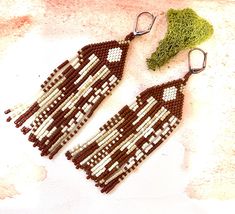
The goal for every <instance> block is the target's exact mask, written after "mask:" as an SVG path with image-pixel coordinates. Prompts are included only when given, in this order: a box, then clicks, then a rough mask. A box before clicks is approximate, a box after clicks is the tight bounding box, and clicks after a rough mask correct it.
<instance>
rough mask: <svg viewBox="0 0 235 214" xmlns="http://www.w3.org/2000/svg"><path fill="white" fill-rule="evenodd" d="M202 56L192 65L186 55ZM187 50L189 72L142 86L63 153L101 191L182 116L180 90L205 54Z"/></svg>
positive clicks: (121, 176)
mask: <svg viewBox="0 0 235 214" xmlns="http://www.w3.org/2000/svg"><path fill="white" fill-rule="evenodd" d="M193 50H199V51H201V52H202V53H203V55H204V61H203V66H202V68H192V66H191V64H190V54H191V52H192V51H193ZM193 50H191V51H190V52H189V54H188V61H189V71H188V72H187V74H186V75H185V76H184V77H183V78H181V79H178V80H174V81H171V82H167V83H165V84H162V85H159V86H153V87H151V88H148V89H146V90H145V91H143V92H142V93H140V94H139V96H137V97H136V100H135V102H134V103H133V104H132V105H126V106H124V107H123V108H122V109H121V110H120V111H119V112H118V113H117V114H116V115H114V116H113V117H112V118H111V119H110V120H108V121H107V123H105V124H104V125H103V126H102V127H101V128H100V131H99V133H98V134H97V135H96V136H94V137H93V138H92V139H91V140H90V141H88V142H87V143H85V144H84V145H82V146H77V147H74V148H73V149H72V150H70V151H68V152H67V153H66V156H67V159H69V160H71V161H72V162H73V163H74V165H75V166H76V168H77V169H79V168H81V169H83V170H84V171H85V172H86V173H87V178H88V179H92V180H94V181H95V182H96V186H97V187H100V188H101V192H105V193H108V192H110V191H111V190H112V189H113V188H114V187H115V186H116V185H117V184H118V183H119V182H120V181H122V180H123V179H124V178H125V176H126V175H127V174H128V173H130V172H131V171H132V170H134V169H135V168H136V167H137V166H138V165H139V164H140V163H141V162H142V161H143V160H144V159H145V158H146V157H147V156H148V155H149V154H150V153H151V152H153V151H154V150H155V149H156V148H157V147H158V146H159V145H160V144H161V143H162V142H163V141H164V140H165V139H166V138H167V137H168V136H169V135H170V133H171V132H172V131H173V130H174V129H175V128H176V126H177V125H178V124H179V122H180V121H181V119H182V108H183V101H184V94H183V90H184V87H185V85H186V83H187V81H188V79H189V77H190V76H191V74H196V73H199V72H201V71H202V70H204V69H205V67H206V58H207V53H205V52H204V51H203V50H201V49H198V48H195V49H193Z"/></svg>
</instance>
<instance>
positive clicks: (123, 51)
mask: <svg viewBox="0 0 235 214" xmlns="http://www.w3.org/2000/svg"><path fill="white" fill-rule="evenodd" d="M142 15H148V16H150V17H151V19H152V22H151V24H150V25H149V27H148V29H147V30H143V31H139V30H138V29H137V26H138V20H139V18H140V16H142ZM155 18H156V17H154V16H153V15H152V14H151V13H149V12H142V13H140V14H139V15H138V16H137V21H136V26H135V29H134V31H133V32H131V33H130V34H128V35H127V36H126V37H125V39H124V40H122V41H109V42H103V43H97V44H90V45H87V46H85V47H83V48H82V49H81V50H80V51H78V52H77V54H76V55H75V56H74V57H73V58H72V59H70V60H66V61H65V62H63V63H62V64H61V65H60V66H58V67H57V68H56V69H55V70H54V71H53V73H51V74H50V76H49V77H48V78H47V80H46V81H44V83H43V84H42V85H41V94H40V95H39V96H38V98H37V99H36V101H35V102H34V103H32V104H29V105H17V106H15V107H14V108H11V109H8V110H6V111H5V114H9V117H8V118H7V121H11V120H12V119H14V123H15V125H16V127H17V128H18V127H21V126H22V125H23V124H24V126H23V127H22V128H21V131H22V132H23V133H24V134H27V133H30V134H29V141H31V142H32V143H33V146H35V147H38V148H39V150H40V151H41V155H42V156H48V157H49V158H50V159H52V158H53V157H54V155H55V154H56V153H57V152H58V151H59V150H60V149H61V148H62V147H63V146H64V145H65V144H66V143H67V142H68V141H70V139H71V138H72V137H73V136H74V135H75V134H76V133H77V132H78V130H79V129H80V128H81V127H82V126H83V125H84V124H85V122H86V121H87V120H88V118H90V117H91V115H92V114H93V113H94V111H95V109H96V108H97V107H98V106H99V104H100V103H101V102H102V101H103V100H104V98H105V97H106V96H107V95H109V94H110V92H111V91H112V89H113V88H114V87H115V86H116V85H117V84H118V83H119V81H120V80H121V78H122V74H123V68H124V63H125V58H126V55H127V50H128V47H129V43H130V42H131V40H132V39H134V38H135V37H136V36H140V35H143V34H146V33H148V32H150V30H151V28H152V26H153V23H154V21H155ZM193 50H195V49H193ZM193 50H191V51H190V52H189V56H188V60H189V71H188V73H187V74H186V75H185V76H184V77H183V78H181V79H179V80H174V81H171V82H168V83H165V84H162V85H160V86H153V87H151V88H148V89H146V90H145V91H143V92H142V93H140V95H138V96H137V97H136V100H135V102H134V103H133V104H131V105H126V106H124V107H123V108H122V109H121V110H120V111H119V112H118V113H117V114H116V115H114V116H113V117H112V118H111V119H110V120H108V121H107V123H105V124H104V125H103V126H102V127H101V128H100V131H99V133H98V134H97V135H96V136H94V137H93V138H92V139H91V140H90V141H88V142H87V143H85V144H84V145H82V146H77V147H75V148H74V149H72V150H70V151H68V152H67V153H66V156H67V158H68V159H69V160H71V161H72V162H73V163H74V165H75V166H76V168H81V169H83V170H85V171H86V173H87V178H91V179H92V180H94V181H95V182H96V186H98V187H100V188H101V191H102V192H105V193H108V192H110V191H111V190H112V189H113V188H114V187H115V186H116V185H117V184H118V183H119V182H120V181H121V180H123V178H124V177H125V176H126V175H127V174H128V173H129V172H131V171H132V170H133V169H135V167H136V166H137V165H138V164H139V163H140V162H142V160H144V159H145V158H146V156H148V155H149V154H150V153H151V152H152V151H153V150H155V149H156V148H157V147H158V146H159V145H160V144H161V143H162V142H163V141H164V140H165V139H166V138H167V137H168V136H169V135H170V133H171V132H172V131H173V130H174V128H175V127H176V126H177V124H179V122H180V120H181V118H182V107H183V100H184V95H183V89H184V86H185V85H186V82H187V80H188V79H189V77H190V75H191V74H195V73H198V72H200V71H202V70H203V69H204V68H205V66H206V53H205V52H204V51H202V50H201V49H198V48H197V49H196V50H200V51H201V52H202V53H203V54H204V61H203V66H202V68H197V69H195V68H192V67H191V65H190V53H191V52H192V51H193Z"/></svg>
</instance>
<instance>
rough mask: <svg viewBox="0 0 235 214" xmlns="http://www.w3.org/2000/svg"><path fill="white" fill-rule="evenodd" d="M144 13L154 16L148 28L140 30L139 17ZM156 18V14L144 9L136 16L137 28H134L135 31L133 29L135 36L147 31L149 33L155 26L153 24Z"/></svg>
mask: <svg viewBox="0 0 235 214" xmlns="http://www.w3.org/2000/svg"><path fill="white" fill-rule="evenodd" d="M143 15H147V16H150V17H151V18H152V22H151V23H150V24H149V26H148V28H147V29H146V30H140V31H139V30H138V22H139V19H140V17H141V16H143ZM155 19H156V16H154V15H153V14H152V13H150V12H147V11H144V12H141V13H140V14H139V15H138V16H137V17H136V22H135V28H134V31H133V34H134V35H135V36H141V35H144V34H146V33H149V32H150V31H151V29H152V27H153V24H154V22H155Z"/></svg>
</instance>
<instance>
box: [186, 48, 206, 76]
mask: <svg viewBox="0 0 235 214" xmlns="http://www.w3.org/2000/svg"><path fill="white" fill-rule="evenodd" d="M195 50H198V51H201V52H202V53H203V55H204V59H203V63H202V67H201V68H192V66H191V58H190V55H191V53H192V52H193V51H195ZM206 61H207V53H206V52H205V51H203V50H202V49H200V48H194V49H192V50H190V51H189V52H188V67H189V72H191V73H193V74H198V73H200V72H201V71H203V70H204V69H205V68H206Z"/></svg>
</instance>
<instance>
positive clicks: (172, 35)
mask: <svg viewBox="0 0 235 214" xmlns="http://www.w3.org/2000/svg"><path fill="white" fill-rule="evenodd" d="M167 24H168V29H167V33H166V36H165V38H164V39H163V40H161V41H160V42H159V45H158V47H157V49H156V51H155V52H153V53H152V55H151V58H149V59H147V65H148V68H149V69H152V70H155V69H156V67H158V68H159V67H161V66H163V65H164V64H166V63H167V62H168V61H169V60H170V58H172V57H173V56H175V55H176V54H177V53H178V52H179V51H181V50H184V49H187V48H192V47H195V46H197V45H199V44H201V43H202V42H204V41H205V40H207V39H209V38H210V37H211V36H212V34H213V32H214V30H213V26H212V25H211V24H210V23H209V22H208V21H206V20H205V19H203V18H201V17H199V16H198V15H197V14H196V12H195V11H193V10H192V9H190V8H187V9H183V10H174V9H170V10H168V12H167Z"/></svg>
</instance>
